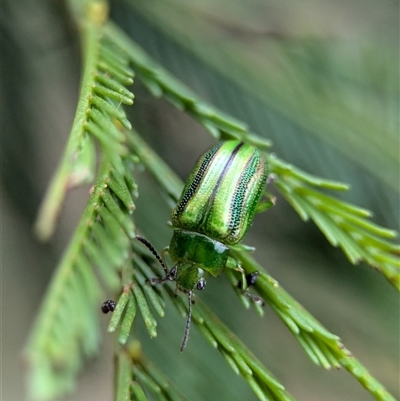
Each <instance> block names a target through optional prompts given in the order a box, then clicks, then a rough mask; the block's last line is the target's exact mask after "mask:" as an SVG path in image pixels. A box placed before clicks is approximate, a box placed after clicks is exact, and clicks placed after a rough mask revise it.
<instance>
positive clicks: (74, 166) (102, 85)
mask: <svg viewBox="0 0 400 401" xmlns="http://www.w3.org/2000/svg"><path fill="white" fill-rule="evenodd" d="M103 22H104V21H102V20H100V21H97V20H96V19H94V20H92V21H89V20H88V21H86V22H85V23H84V24H83V25H82V50H83V54H84V56H85V58H84V65H83V73H82V85H81V91H80V95H79V103H78V105H77V110H76V114H75V119H74V122H73V125H72V128H71V132H70V136H69V139H68V143H67V146H66V149H65V152H64V155H63V158H62V161H61V162H60V165H59V167H58V169H57V171H56V173H55V175H54V177H53V179H52V182H51V184H50V187H49V190H48V192H47V195H46V197H45V199H44V200H43V203H42V206H41V209H40V212H39V215H38V218H37V222H36V226H35V230H36V233H37V235H38V237H39V238H41V239H43V240H45V239H47V238H49V237H50V236H51V234H52V233H53V231H54V228H55V224H56V219H57V216H58V213H59V211H60V209H61V205H62V203H63V200H64V197H65V194H66V192H67V191H68V190H69V189H71V188H73V187H75V186H78V185H81V184H84V183H91V182H92V181H93V179H94V174H95V167H96V150H95V143H94V139H97V140H98V141H99V143H100V145H101V148H102V151H103V152H104V153H105V154H106V155H107V156H108V157H109V159H110V161H111V162H112V163H113V165H114V167H115V169H116V171H117V172H118V173H119V174H123V172H124V167H123V166H122V163H121V155H123V154H125V153H126V150H125V146H124V144H123V142H124V140H125V137H124V135H123V134H122V133H121V132H120V131H119V130H118V128H117V127H116V126H115V123H116V122H119V123H120V124H122V126H123V127H125V128H126V129H130V128H131V124H130V122H129V121H128V120H127V118H126V115H125V112H124V110H123V109H122V108H121V107H120V105H121V103H123V104H126V105H131V104H132V103H133V98H134V96H133V94H132V93H131V92H130V91H129V90H128V89H126V86H129V85H131V84H132V83H133V71H132V70H131V69H130V68H129V66H128V63H129V59H128V58H127V57H126V55H125V54H124V52H123V50H121V48H120V47H118V45H117V44H115V43H114V42H112V41H111V40H109V39H106V38H105V37H104V34H103V25H102V23H103Z"/></svg>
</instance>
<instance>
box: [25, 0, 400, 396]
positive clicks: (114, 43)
mask: <svg viewBox="0 0 400 401" xmlns="http://www.w3.org/2000/svg"><path fill="white" fill-rule="evenodd" d="M104 4H105V3H104ZM98 11H99V13H98V14H96V13H95V14H94V16H92V17H91V18H87V20H85V21H84V22H82V23H81V36H82V43H83V54H84V55H85V59H84V67H83V75H82V76H83V80H82V87H81V93H80V97H79V103H78V105H77V112H76V116H75V120H74V123H73V127H72V130H71V134H70V138H69V140H68V144H67V147H66V150H65V153H64V156H63V159H62V162H61V164H60V166H59V168H58V170H57V172H56V174H55V176H54V178H53V181H52V183H51V185H50V188H49V191H48V194H47V196H46V198H45V201H44V203H43V206H42V208H41V212H40V214H39V218H38V221H37V224H36V231H37V233H38V235H39V237H41V238H42V239H45V238H48V237H49V236H50V235H51V233H52V232H53V230H54V226H55V221H56V217H57V214H58V211H59V210H60V208H61V204H62V202H63V199H64V196H65V194H66V192H67V190H68V189H69V188H71V187H73V186H76V185H80V184H82V183H86V182H92V181H93V177H94V175H95V164H96V152H95V140H96V141H97V142H98V143H99V144H100V151H101V153H102V162H101V166H100V169H99V172H98V173H97V179H96V182H95V185H94V187H93V189H92V190H91V194H90V197H89V200H88V204H87V207H86V210H85V212H84V214H83V216H82V219H81V220H80V222H79V225H78V227H77V229H76V231H75V233H74V235H73V238H72V240H71V243H70V244H69V246H68V248H67V250H66V252H65V254H64V255H63V257H62V260H61V261H60V264H59V266H58V268H57V271H56V273H55V276H54V278H53V280H52V284H51V286H50V288H49V290H48V293H47V295H46V298H45V301H44V304H43V307H42V309H41V311H40V314H39V317H38V319H37V322H36V325H35V328H34V331H33V333H32V336H31V338H30V341H29V344H28V347H27V356H28V360H29V362H30V388H31V394H32V395H33V397H35V398H36V399H52V398H54V397H58V396H61V395H63V394H65V393H67V392H70V391H71V390H72V389H73V388H74V386H75V382H76V377H77V374H78V372H79V371H80V370H81V367H82V364H83V360H84V358H85V357H90V356H93V355H95V354H96V352H97V349H98V342H99V333H98V323H97V314H98V309H99V305H100V295H101V293H102V285H101V284H104V286H105V287H107V288H109V289H111V290H114V291H116V290H118V289H120V288H122V294H121V296H120V298H119V300H118V302H117V304H116V310H115V311H114V314H113V316H112V318H111V321H110V325H109V329H108V330H109V332H114V331H118V341H119V343H120V344H121V345H125V344H127V343H128V339H129V336H130V331H131V326H132V324H133V323H134V319H135V317H136V315H137V312H138V311H139V312H140V314H141V316H142V318H143V321H144V323H145V326H146V328H147V330H148V332H149V335H150V336H151V337H154V336H156V334H157V332H156V326H157V318H156V315H158V316H160V317H161V316H163V315H164V300H163V296H164V294H165V293H167V294H168V296H169V297H170V298H171V299H172V300H173V302H174V304H175V306H176V307H177V308H178V310H179V311H180V312H181V313H182V314H185V315H186V313H187V311H186V308H187V305H186V303H185V302H183V300H182V299H181V298H180V297H174V296H173V295H174V294H173V292H172V290H171V289H170V288H169V287H168V286H166V287H165V288H166V290H163V289H160V288H158V287H153V286H149V285H147V283H146V280H148V279H149V278H152V277H154V275H156V273H155V271H154V268H153V267H152V266H151V265H149V264H148V263H147V262H145V259H144V258H143V257H142V256H143V255H146V252H145V251H144V250H143V249H141V247H140V246H138V245H137V244H135V243H134V242H132V240H133V238H134V235H135V227H134V225H133V222H132V220H131V219H130V217H129V214H131V213H132V212H133V210H134V208H135V205H134V202H133V198H134V196H135V194H136V192H137V187H136V184H135V181H134V179H133V178H132V160H133V159H134V160H138V161H140V162H141V163H142V164H143V165H144V166H145V167H146V168H147V169H148V171H149V172H150V173H151V174H152V175H153V176H154V177H155V178H156V180H157V182H158V184H159V186H160V187H162V188H163V189H164V191H165V193H167V194H168V196H169V201H170V204H171V205H172V204H173V203H174V202H175V201H176V200H177V198H178V197H179V195H180V191H181V188H182V183H181V182H180V180H179V179H178V178H177V177H176V176H175V174H174V173H173V172H172V171H171V170H170V169H169V167H168V166H166V165H165V164H164V163H163V162H162V161H161V160H160V159H159V158H158V157H157V156H156V155H155V154H154V153H153V152H152V151H151V149H150V148H148V147H147V145H145V143H144V142H143V141H142V140H141V138H140V136H139V135H138V134H137V133H135V132H129V131H128V130H130V129H131V124H130V122H129V121H128V120H127V118H126V115H125V113H124V111H123V109H122V108H120V104H121V103H123V104H127V105H130V104H132V102H133V94H132V93H131V92H130V91H129V90H128V89H127V88H126V86H129V85H131V84H132V82H133V80H132V77H133V71H135V73H136V74H137V75H138V77H139V78H140V79H141V80H142V81H143V83H144V84H145V85H146V86H147V87H148V89H149V90H150V92H151V93H153V94H154V95H155V96H158V97H159V96H164V97H165V98H166V99H168V100H169V101H170V102H171V103H172V104H173V105H175V106H176V107H177V108H178V109H180V110H182V111H184V112H185V113H187V114H189V115H190V116H192V117H193V118H194V119H196V120H197V121H198V122H200V123H201V124H202V125H203V126H204V128H205V129H207V130H208V131H209V132H210V133H211V134H212V135H213V136H214V137H215V138H216V139H227V138H240V139H242V140H244V141H247V142H250V143H252V144H254V145H256V146H258V147H260V148H261V149H263V150H264V151H265V152H266V150H267V149H268V148H269V146H270V143H269V141H267V140H265V139H263V138H260V137H258V136H257V135H255V134H253V133H252V132H251V131H250V130H249V128H248V127H247V125H246V124H244V123H242V122H241V121H238V120H237V119H235V118H233V117H231V116H229V115H227V114H225V113H222V112H220V111H218V110H217V109H215V108H213V107H212V106H210V105H208V104H206V103H205V102H203V101H201V100H200V99H198V98H197V96H196V95H194V94H193V93H192V92H191V91H190V90H188V89H187V88H186V87H185V86H184V85H182V84H181V83H180V82H179V81H178V80H177V79H176V78H174V77H173V76H172V75H171V74H169V73H168V72H166V71H165V70H164V69H163V68H162V67H160V66H159V65H157V64H156V63H155V62H154V61H153V60H152V59H151V58H150V57H149V56H148V55H147V54H146V53H145V52H144V51H143V50H142V49H141V48H140V47H139V46H138V45H136V44H135V43H134V42H133V41H132V40H131V39H130V38H128V37H127V36H126V35H125V34H123V33H122V32H121V31H120V30H119V28H118V27H116V26H115V25H113V24H112V23H110V22H109V21H107V18H106V15H105V14H104V13H102V12H101V11H103V12H104V9H102V8H101V7H100V8H99V9H98ZM131 67H132V68H133V70H132V69H131ZM266 154H267V156H268V159H269V164H270V168H271V171H272V172H273V173H275V174H276V175H277V180H276V186H277V188H278V189H279V191H280V192H281V193H282V194H283V196H285V198H286V199H287V200H288V201H289V202H290V203H291V204H292V206H293V207H294V208H295V209H296V211H297V212H298V213H299V215H300V216H301V217H302V218H303V220H307V219H312V220H313V221H314V222H315V224H316V225H317V226H318V227H319V229H320V230H321V231H322V232H323V233H324V235H325V236H326V237H327V239H328V240H329V241H330V243H331V244H332V245H334V246H340V247H341V248H342V249H343V251H344V252H345V254H346V255H347V256H348V258H349V260H350V261H351V262H352V263H357V262H359V261H361V260H365V261H366V262H367V263H369V264H370V265H372V266H374V267H376V268H378V269H380V270H381V271H382V273H383V274H384V275H385V276H386V277H387V278H388V279H389V281H390V282H391V283H392V284H393V285H395V286H396V287H398V288H399V259H398V257H397V255H398V253H399V248H398V247H397V246H396V245H394V244H393V243H392V242H390V240H391V239H392V238H393V237H394V236H395V232H394V231H391V230H386V229H385V228H382V227H379V226H377V225H375V224H373V223H371V222H370V221H369V220H368V218H369V217H370V212H368V211H366V210H364V209H361V208H358V207H357V206H354V205H351V204H349V203H346V202H343V201H341V200H338V199H335V198H333V197H331V196H329V195H327V194H326V192H325V191H326V190H339V191H343V190H346V189H347V186H346V185H345V184H341V183H337V182H334V181H328V180H324V179H321V178H318V177H314V176H312V175H310V174H307V173H305V172H303V171H301V170H299V169H297V168H295V167H293V166H291V165H289V164H287V163H285V162H283V161H281V160H279V159H278V158H277V157H273V156H272V155H269V154H268V153H266ZM232 255H234V256H235V258H236V259H237V260H238V261H240V262H241V264H242V266H243V268H244V269H245V270H246V271H247V272H250V271H254V270H261V271H262V268H261V267H260V266H259V265H258V264H256V262H255V261H254V260H253V259H252V258H251V257H250V256H249V255H248V254H247V253H246V252H244V251H239V250H238V247H232ZM94 267H97V268H98V269H97V270H95V269H94ZM97 271H98V275H99V277H100V280H99V278H98V277H97V274H96V272H97ZM227 275H228V278H229V280H230V281H231V283H232V284H235V275H234V274H232V272H231V271H229V270H228V272H227ZM256 289H257V291H258V292H259V294H260V295H261V296H262V297H263V298H264V299H265V301H266V302H267V303H268V304H269V305H270V306H271V308H272V309H273V310H274V311H275V312H276V313H277V314H278V316H279V317H280V318H281V319H282V320H283V322H284V323H285V324H286V325H287V327H288V328H289V330H290V331H291V332H292V333H293V335H294V336H295V337H296V338H297V340H298V341H299V343H300V345H301V346H302V347H303V349H304V350H305V352H306V353H307V355H308V356H309V357H310V359H311V360H312V361H313V362H315V363H316V364H318V365H321V366H323V367H324V368H330V367H335V368H338V367H340V366H343V367H344V368H345V369H347V370H348V371H349V372H350V373H351V374H352V375H353V376H354V377H355V378H356V379H357V380H358V381H360V383H361V384H362V385H363V386H364V387H365V388H366V389H367V390H368V391H369V392H370V393H371V394H373V395H374V396H375V397H376V398H377V399H378V400H384V401H389V400H390V401H391V400H393V397H392V396H391V395H390V394H388V393H387V392H386V390H385V389H384V388H383V387H382V385H381V384H380V383H379V382H377V381H376V380H375V379H374V378H373V377H371V376H370V374H369V373H368V372H367V370H366V369H365V368H364V367H363V366H362V365H361V363H360V362H358V361H357V360H356V359H355V358H354V357H353V356H352V355H351V354H350V352H349V351H348V350H347V349H345V348H344V347H343V345H342V344H341V343H340V340H339V338H338V337H337V336H336V335H334V334H332V333H330V332H329V331H327V330H326V329H325V328H324V327H323V326H322V325H321V324H320V323H319V322H318V321H317V320H315V319H314V318H313V317H312V316H311V315H310V314H309V313H308V312H307V311H306V310H305V309H304V308H303V307H302V306H301V305H300V304H299V303H297V302H296V301H295V300H294V299H293V298H292V297H291V296H290V295H289V294H287V293H286V291H285V290H283V289H282V288H281V287H280V286H279V284H278V283H277V282H276V281H275V280H274V279H273V278H272V277H270V276H269V275H267V274H266V273H262V274H261V275H260V279H259V280H258V281H257V284H256ZM239 295H240V294H239ZM241 299H242V301H243V302H244V304H245V305H247V306H248V303H246V300H245V298H244V297H241ZM76 310H79V314H77V313H75V311H76ZM259 312H260V313H261V312H262V310H259ZM193 320H194V322H195V323H196V324H197V326H198V327H199V330H200V331H201V332H202V334H203V335H204V336H205V338H206V339H207V340H208V342H209V343H210V344H211V345H212V346H213V347H214V348H217V349H218V350H219V352H220V353H221V354H222V356H223V357H224V358H225V360H226V361H227V363H228V364H229V366H230V367H231V368H232V369H233V370H234V371H235V372H236V373H237V374H240V375H242V376H243V377H244V378H245V380H246V381H247V383H248V384H249V386H250V388H251V389H252V391H253V392H254V393H255V394H256V396H257V397H258V398H259V399H260V400H276V401H278V400H280V401H283V400H286V401H287V400H293V397H292V396H291V395H290V394H289V393H288V392H287V391H286V390H285V388H284V387H283V386H282V385H281V384H280V383H279V382H278V381H277V380H276V379H275V378H274V376H273V375H272V374H271V373H270V372H269V371H268V370H267V369H266V368H265V367H264V366H262V364H261V363H260V362H259V361H258V360H257V359H256V358H255V356H254V355H252V354H251V352H250V351H249V350H248V349H247V347H246V346H245V345H244V344H242V343H241V342H240V340H238V339H237V338H236V337H235V336H234V335H233V334H232V333H231V331H230V330H229V329H228V328H227V327H226V326H225V325H223V324H222V323H221V322H220V321H219V319H218V318H217V317H216V316H215V315H214V314H213V313H212V312H211V311H210V310H209V309H208V308H207V307H206V306H205V305H204V304H203V303H201V302H199V303H198V304H196V306H195V308H194V310H193ZM132 344H133V345H132ZM132 344H131V345H129V346H128V347H121V348H119V350H118V351H117V358H116V366H117V380H116V399H117V400H118V401H122V400H129V399H139V400H147V396H146V391H148V390H150V391H152V392H153V393H154V394H155V395H156V397H158V399H160V400H165V399H167V400H182V399H183V398H182V397H181V396H180V395H179V394H178V392H176V391H175V390H174V389H173V388H172V386H171V385H170V384H169V382H168V381H167V380H166V379H165V378H164V376H163V375H162V374H161V373H160V372H159V371H158V370H157V368H156V367H155V366H153V365H152V364H151V363H149V362H148V361H147V360H146V359H145V358H144V357H143V356H141V352H140V350H138V348H137V346H136V345H135V344H136V343H132Z"/></svg>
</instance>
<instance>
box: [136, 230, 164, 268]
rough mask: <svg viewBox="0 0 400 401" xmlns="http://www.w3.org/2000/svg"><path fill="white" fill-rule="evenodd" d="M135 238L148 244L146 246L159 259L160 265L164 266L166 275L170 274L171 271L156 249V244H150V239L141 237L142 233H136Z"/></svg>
mask: <svg viewBox="0 0 400 401" xmlns="http://www.w3.org/2000/svg"><path fill="white" fill-rule="evenodd" d="M135 239H137V240H138V241H140V242H141V243H142V244H144V245H146V247H147V248H148V249H149V251H150V252H151V253H152V254H153V255H154V256H155V257H156V258H157V260H158V261H159V262H160V265H161V266H162V267H163V269H164V272H165V276H168V275H169V271H168V269H167V267H166V266H165V264H164V262H163V260H162V258H161V256H160V255H159V254H158V252H157V251H156V250H155V248H154V246H153V245H151V244H150V242H149V241H147V239H146V238H143V237H141V236H140V235H136V236H135Z"/></svg>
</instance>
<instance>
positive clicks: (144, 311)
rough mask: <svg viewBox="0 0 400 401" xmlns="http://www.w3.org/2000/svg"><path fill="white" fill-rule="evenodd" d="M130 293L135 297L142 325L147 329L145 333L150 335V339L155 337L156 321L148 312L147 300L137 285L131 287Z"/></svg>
mask: <svg viewBox="0 0 400 401" xmlns="http://www.w3.org/2000/svg"><path fill="white" fill-rule="evenodd" d="M132 292H133V294H134V295H135V298H136V301H137V304H138V306H139V310H140V313H141V315H142V317H143V321H144V324H145V326H146V328H147V331H148V332H149V334H150V337H156V336H157V330H156V327H157V321H156V320H155V319H154V316H153V315H152V313H151V312H150V309H149V305H148V304H147V300H146V298H145V296H144V294H143V292H142V290H141V288H140V287H139V286H138V285H134V286H133V287H132Z"/></svg>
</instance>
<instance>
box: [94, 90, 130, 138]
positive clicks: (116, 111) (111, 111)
mask: <svg viewBox="0 0 400 401" xmlns="http://www.w3.org/2000/svg"><path fill="white" fill-rule="evenodd" d="M90 102H91V104H92V105H94V106H96V107H97V108H98V109H99V110H103V111H105V112H106V113H107V114H108V115H109V116H110V117H112V118H115V119H117V120H118V121H119V122H120V123H121V124H122V125H123V126H124V127H125V128H126V129H128V130H130V129H131V128H132V125H131V123H130V122H129V121H128V119H127V118H126V115H125V113H124V111H123V109H122V108H117V107H116V106H115V105H113V104H111V103H110V102H107V101H106V100H104V99H103V98H101V97H99V96H93V97H92V99H91V100H90ZM124 138H125V136H124Z"/></svg>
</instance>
